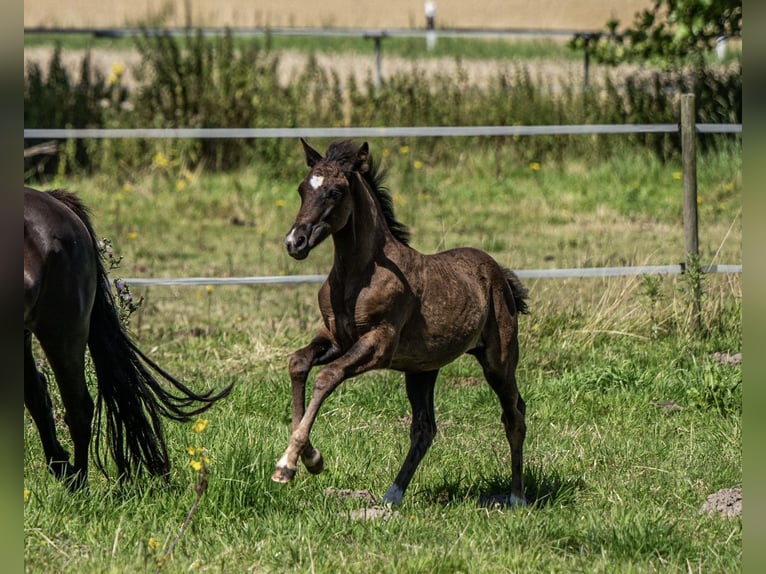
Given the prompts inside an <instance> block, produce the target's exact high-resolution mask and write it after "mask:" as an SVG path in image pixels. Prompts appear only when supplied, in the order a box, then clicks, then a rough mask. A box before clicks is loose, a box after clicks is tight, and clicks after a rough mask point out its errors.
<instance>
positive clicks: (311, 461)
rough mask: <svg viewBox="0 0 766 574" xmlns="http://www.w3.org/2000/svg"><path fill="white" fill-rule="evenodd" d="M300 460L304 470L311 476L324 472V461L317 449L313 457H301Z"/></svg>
mask: <svg viewBox="0 0 766 574" xmlns="http://www.w3.org/2000/svg"><path fill="white" fill-rule="evenodd" d="M301 460H302V461H303V465H304V466H305V467H306V470H308V471H309V472H310V473H311V474H319V473H320V472H322V471H323V470H324V459H323V458H322V453H321V452H319V451H318V450H317V449H314V455H313V456H301Z"/></svg>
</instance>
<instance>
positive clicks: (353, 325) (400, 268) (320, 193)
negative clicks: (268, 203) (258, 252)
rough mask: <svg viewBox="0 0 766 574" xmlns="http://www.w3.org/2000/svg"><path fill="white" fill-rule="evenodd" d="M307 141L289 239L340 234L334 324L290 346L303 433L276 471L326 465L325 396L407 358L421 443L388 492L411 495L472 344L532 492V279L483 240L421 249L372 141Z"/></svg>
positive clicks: (392, 499)
mask: <svg viewBox="0 0 766 574" xmlns="http://www.w3.org/2000/svg"><path fill="white" fill-rule="evenodd" d="M301 142H302V144H303V148H304V152H305V154H306V162H307V164H308V166H309V168H310V171H309V173H308V175H307V176H306V177H305V178H304V179H303V181H302V182H301V184H300V186H299V188H298V191H299V193H300V196H301V207H300V210H299V212H298V215H297V216H296V219H295V224H294V225H293V227H292V229H291V230H290V232H289V233H288V234H287V237H286V239H285V244H286V247H287V250H288V252H289V254H290V255H291V256H292V257H294V258H296V259H304V258H305V257H307V256H308V254H309V252H310V251H311V250H312V249H313V248H314V247H316V246H317V245H318V244H319V243H321V242H322V241H323V240H324V239H326V238H327V237H332V239H333V244H334V249H335V255H334V262H333V267H332V269H331V270H330V273H329V276H328V277H327V280H326V281H325V283H324V284H323V285H322V287H321V289H320V291H319V308H320V310H321V313H322V317H323V319H324V326H323V327H322V328H321V329H320V330H319V332H318V333H317V335H316V336H315V337H314V339H313V340H312V341H311V342H310V343H309V344H308V345H307V346H306V347H303V348H302V349H299V350H298V351H296V352H295V353H293V355H292V356H291V357H290V365H289V370H290V379H291V381H292V392H293V396H292V434H291V436H290V442H289V444H288V447H287V450H285V452H284V454H283V455H282V457H281V458H280V459H279V461H278V462H277V465H276V470H275V471H274V475H273V479H274V480H275V481H278V482H288V481H290V480H292V478H293V477H294V476H295V473H296V471H297V463H298V458H299V457H300V458H301V460H302V461H303V463H304V465H305V466H306V468H307V469H308V470H309V472H312V473H318V472H321V471H322V469H323V467H324V463H323V460H322V455H321V454H320V452H319V451H318V450H317V449H316V448H314V446H313V445H312V444H311V441H310V439H309V434H310V432H311V427H312V425H313V424H314V421H315V419H316V416H317V414H318V412H319V408H320V407H321V405H322V402H323V401H324V400H325V398H326V397H327V396H328V395H329V394H330V393H332V391H333V390H334V389H335V388H336V387H337V386H338V385H340V384H341V383H342V382H343V381H344V380H345V379H348V378H350V377H353V376H355V375H358V374H360V373H364V372H367V371H370V370H372V369H395V370H398V371H402V372H404V374H405V381H406V387H407V397H408V399H409V401H410V405H411V407H412V426H411V429H410V449H409V452H408V453H407V456H406V457H405V460H404V463H403V465H402V468H401V470H400V471H399V473H398V475H397V477H396V479H395V480H394V483H393V485H392V486H391V488H389V490H388V492H386V494H385V495H384V497H383V501H384V502H385V503H392V504H399V503H400V502H401V500H402V496H403V495H404V492H405V491H406V490H407V486H408V485H409V483H410V481H411V479H412V476H413V475H414V473H415V470H416V469H417V467H418V464H419V463H420V461H421V460H422V458H423V456H424V455H425V453H426V452H427V450H428V448H429V447H430V445H431V442H432V441H433V438H434V435H435V434H436V421H435V419H434V384H435V382H436V377H437V375H438V373H439V369H440V368H441V367H443V366H444V365H446V364H448V363H450V362H452V361H454V360H455V359H456V358H457V357H459V356H460V355H462V354H464V353H469V354H471V355H473V356H474V357H476V359H477V360H478V361H479V363H480V364H481V366H482V369H483V370H484V375H485V377H486V379H487V381H488V382H489V384H490V386H491V387H492V389H493V390H494V391H495V393H496V394H497V397H498V399H499V400H500V405H501V407H502V411H503V414H502V421H503V424H504V426H505V433H506V436H507V438H508V442H509V443H510V447H511V461H512V464H511V466H512V468H511V470H512V494H511V502H513V503H524V487H523V462H522V461H523V444H524V437H525V434H526V425H525V422H524V414H525V406H524V401H523V400H522V398H521V396H520V395H519V391H518V388H517V386H516V375H515V373H516V365H517V363H518V360H519V344H518V314H519V313H525V312H526V311H527V305H526V297H527V292H526V290H525V288H524V287H523V286H522V284H521V282H520V281H519V279H518V278H517V277H516V275H515V274H514V273H513V272H512V271H509V270H507V269H504V268H503V267H501V266H500V265H499V264H498V263H497V262H496V261H495V260H494V259H492V258H491V257H490V256H489V255H488V254H486V253H484V252H483V251H479V250H477V249H471V248H460V249H452V250H449V251H445V252H442V253H437V254H434V255H424V254H421V253H419V252H417V251H416V250H414V249H412V248H411V247H410V246H409V245H408V241H409V233H408V231H407V229H406V227H405V226H404V225H402V224H401V223H399V222H398V221H397V220H396V219H395V218H394V214H393V205H392V200H391V197H390V195H389V194H388V192H387V191H386V190H385V189H384V188H383V187H382V186H381V176H380V174H379V173H378V172H377V171H376V170H375V166H374V165H373V162H372V158H371V156H370V154H369V149H368V146H367V144H366V143H364V144H362V145H361V146H359V145H356V144H354V143H353V142H350V141H344V142H340V143H337V144H334V145H332V146H330V148H329V149H328V150H327V154H326V156H325V157H322V156H321V154H319V153H318V152H317V151H316V150H314V149H313V148H311V147H310V146H309V145H308V144H307V143H306V142H305V141H303V140H301ZM316 365H323V367H322V368H321V369H320V370H319V371H318V372H317V373H316V376H315V378H314V387H313V392H312V395H311V399H310V400H309V402H308V406H307V405H306V397H305V394H306V391H305V386H306V380H307V378H308V375H309V372H310V370H311V368H312V367H314V366H316Z"/></svg>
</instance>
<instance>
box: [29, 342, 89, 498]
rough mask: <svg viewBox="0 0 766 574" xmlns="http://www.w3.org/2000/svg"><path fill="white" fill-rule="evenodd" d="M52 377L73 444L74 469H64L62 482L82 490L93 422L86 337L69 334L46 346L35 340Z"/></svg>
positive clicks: (85, 478) (85, 476)
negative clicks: (86, 361) (65, 479)
mask: <svg viewBox="0 0 766 574" xmlns="http://www.w3.org/2000/svg"><path fill="white" fill-rule="evenodd" d="M38 338H39V340H40V344H41V345H42V347H43V350H44V351H45V354H46V356H47V357H48V362H49V363H50V365H51V369H53V373H54V374H55V375H56V383H57V384H58V388H59V393H60V394H61V402H62V403H63V404H64V420H65V421H66V423H67V426H68V427H69V434H70V435H71V437H72V443H73V444H74V465H70V466H69V467H68V468H67V473H66V475H67V476H66V478H67V479H69V480H71V485H70V486H71V487H72V488H79V487H81V486H84V485H85V483H86V482H87V478H88V448H89V446H90V437H91V424H92V422H93V399H92V398H91V396H90V393H89V392H88V386H87V384H86V382H85V346H86V342H85V341H86V339H87V333H86V334H84V335H82V336H79V335H77V334H71V335H70V336H69V337H68V338H66V339H65V340H63V341H62V340H57V341H56V343H55V346H54V344H50V343H49V341H48V339H47V337H44V336H38Z"/></svg>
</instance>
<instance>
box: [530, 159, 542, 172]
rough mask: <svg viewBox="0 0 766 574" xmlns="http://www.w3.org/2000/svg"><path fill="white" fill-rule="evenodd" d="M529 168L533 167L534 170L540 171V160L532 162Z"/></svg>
mask: <svg viewBox="0 0 766 574" xmlns="http://www.w3.org/2000/svg"><path fill="white" fill-rule="evenodd" d="M529 169H531V170H532V171H540V162H539V161H533V162H530V164H529Z"/></svg>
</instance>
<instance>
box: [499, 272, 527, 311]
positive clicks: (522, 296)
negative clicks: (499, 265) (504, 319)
mask: <svg viewBox="0 0 766 574" xmlns="http://www.w3.org/2000/svg"><path fill="white" fill-rule="evenodd" d="M504 271H505V278H506V279H507V280H508V286H509V287H510V288H511V293H512V294H513V303H514V305H515V306H516V312H517V313H524V314H527V313H529V307H527V297H529V291H527V288H526V287H524V285H523V284H522V283H521V279H519V278H518V277H517V276H516V274H515V273H514V272H513V271H511V270H510V269H505V270H504Z"/></svg>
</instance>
